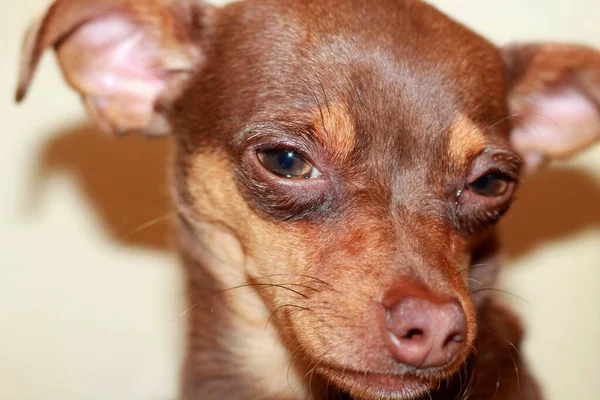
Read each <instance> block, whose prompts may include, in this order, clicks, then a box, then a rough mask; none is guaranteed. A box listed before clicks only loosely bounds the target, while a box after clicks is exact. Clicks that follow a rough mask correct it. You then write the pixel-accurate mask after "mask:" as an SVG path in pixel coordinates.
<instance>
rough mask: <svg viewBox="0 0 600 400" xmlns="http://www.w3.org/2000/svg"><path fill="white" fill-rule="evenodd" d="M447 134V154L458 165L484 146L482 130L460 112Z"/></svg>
mask: <svg viewBox="0 0 600 400" xmlns="http://www.w3.org/2000/svg"><path fill="white" fill-rule="evenodd" d="M449 135H450V137H449V141H448V155H449V156H450V159H451V160H452V162H453V163H454V164H455V165H457V166H458V167H461V166H464V165H465V164H467V163H468V162H469V160H470V159H471V158H472V157H473V156H474V155H475V154H478V153H480V152H481V151H482V150H483V149H484V148H485V146H486V138H485V135H484V133H483V130H482V129H481V128H479V127H478V126H477V125H476V124H475V123H474V122H473V121H472V120H471V119H469V118H468V117H467V116H466V115H464V114H462V113H460V114H458V115H457V117H456V118H455V120H454V122H453V124H452V127H451V128H450V132H449Z"/></svg>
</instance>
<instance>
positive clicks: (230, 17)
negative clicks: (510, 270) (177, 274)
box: [17, 0, 600, 400]
mask: <svg viewBox="0 0 600 400" xmlns="http://www.w3.org/2000/svg"><path fill="white" fill-rule="evenodd" d="M50 47H51V48H53V49H54V50H55V51H56V54H57V58H58V61H59V63H60V66H61V68H62V71H63V73H64V76H65V78H66V80H67V82H68V83H69V85H70V86H71V87H72V88H74V89H75V90H76V91H77V92H78V93H79V94H80V95H81V97H82V100H83V103H84V104H85V107H86V108H87V110H88V112H89V115H90V118H91V119H92V120H93V121H94V122H95V123H96V124H97V125H98V126H99V127H100V128H102V129H103V130H105V131H107V132H110V133H114V134H125V133H129V132H134V131H135V132H143V133H144V134H145V135H148V136H149V137H156V136H164V135H171V137H172V140H173V142H174V143H175V146H174V147H175V150H174V151H175V154H174V158H173V161H174V162H173V166H172V182H173V193H174V196H173V197H174V199H175V203H176V208H177V212H178V237H179V249H180V254H181V258H182V261H183V263H184V265H185V266H186V270H187V273H188V292H189V309H188V310H187V315H188V316H189V333H188V352H187V353H188V357H187V360H186V365H185V369H184V374H183V375H184V376H183V384H182V398H184V399H190V400H191V399H196V400H197V399H207V400H210V399H315V400H318V399H326V398H329V397H331V398H338V397H336V396H339V397H340V398H353V399H365V400H370V399H421V398H425V399H426V398H432V399H435V400H442V399H455V398H470V399H498V400H504V399H511V400H515V399H517V400H519V399H522V400H536V399H541V398H542V394H541V391H540V390H539V389H538V387H537V385H536V383H535V380H534V379H533V378H532V377H531V376H530V374H529V373H528V371H527V368H526V365H525V363H524V361H523V360H522V359H521V358H520V356H519V353H518V347H519V343H520V342H521V340H522V336H523V332H522V329H521V326H520V323H519V321H518V319H517V318H516V317H515V316H514V315H513V314H512V313H511V312H510V310H508V309H506V308H504V307H503V306H500V305H499V304H497V302H496V300H494V298H493V297H491V296H490V292H491V289H490V288H492V287H493V285H494V282H495V280H496V277H497V274H498V268H499V260H498V258H499V256H500V251H499V250H500V248H501V246H500V245H499V243H498V238H497V234H496V226H497V225H496V224H497V222H498V221H499V220H500V219H501V217H502V216H503V214H504V213H505V212H506V211H507V210H508V209H509V207H510V204H511V201H512V200H513V198H514V194H515V191H516V190H517V187H518V186H519V182H520V180H521V179H522V178H523V177H524V176H527V175H529V174H532V173H535V172H536V171H537V170H539V169H540V168H542V167H543V166H544V165H545V164H546V163H547V162H548V161H550V160H552V159H557V158H566V157H569V156H571V155H573V154H575V153H577V152H578V151H580V150H582V149H584V148H586V147H587V146H590V145H592V144H593V143H594V142H596V141H598V140H599V139H600V114H599V112H598V107H600V53H598V52H596V51H595V50H593V49H590V48H587V47H584V46H579V45H574V44H573V45H572V44H559V43H527V44H513V45H510V46H507V47H502V48H499V47H497V46H495V45H493V44H491V43H490V42H489V41H487V40H486V39H484V38H482V37H481V36H479V35H477V34H476V33H473V32H472V31H470V30H469V29H468V28H466V27H464V26H463V25H461V24H459V23H458V22H455V21H453V20H451V19H450V18H448V17H447V16H445V15H444V14H442V13H441V12H439V11H437V10H436V9H435V8H434V7H432V6H430V5H428V4H426V3H424V2H422V1H419V0H378V1H372V0H246V1H242V2H238V3H232V4H229V5H227V6H224V7H221V8H218V7H215V6H211V5H209V4H206V3H204V2H202V1H201V0H188V1H183V0H146V1H136V0H104V1H101V2H100V1H92V0H56V1H54V3H53V4H52V5H51V7H50V8H49V10H48V11H47V13H46V14H45V15H44V16H43V17H42V18H41V19H39V20H38V21H37V22H36V23H35V24H34V25H33V26H32V27H31V29H30V30H29V31H28V33H27V35H26V38H25V41H24V46H23V57H22V61H21V75H20V78H19V84H18V89H17V100H18V101H22V100H23V99H24V97H25V95H26V93H27V90H28V88H29V86H30V83H31V80H32V78H33V75H34V73H35V70H36V67H37V65H38V63H39V60H40V58H41V56H42V54H43V53H44V51H45V50H46V49H48V48H50Z"/></svg>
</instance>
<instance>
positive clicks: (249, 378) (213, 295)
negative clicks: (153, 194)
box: [179, 223, 320, 400]
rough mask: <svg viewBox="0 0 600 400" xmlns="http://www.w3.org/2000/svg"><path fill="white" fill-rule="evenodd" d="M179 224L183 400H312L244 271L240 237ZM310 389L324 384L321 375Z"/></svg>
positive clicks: (296, 363) (208, 227) (203, 226)
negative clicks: (184, 278) (184, 289)
mask: <svg viewBox="0 0 600 400" xmlns="http://www.w3.org/2000/svg"><path fill="white" fill-rule="evenodd" d="M180 225H181V226H180V229H179V237H180V253H181V256H182V258H183V261H184V264H185V267H186V269H187V275H188V300H189V309H188V310H187V311H186V313H187V314H188V323H189V328H188V330H189V331H188V356H187V357H188V359H187V365H186V368H185V371H186V376H185V377H184V387H183V390H182V392H183V398H184V399H186V400H187V399H189V400H192V399H216V398H227V399H273V400H275V399H284V398H285V399H290V400H294V399H313V398H315V396H313V395H312V391H311V390H309V388H308V385H307V383H306V381H307V380H306V379H304V375H305V373H306V372H305V368H303V366H302V362H301V361H299V360H297V359H296V357H294V354H291V353H290V351H289V350H288V349H287V347H286V346H285V344H284V342H283V340H282V339H281V336H280V335H279V334H278V332H277V327H276V326H275V324H274V323H273V322H274V321H273V318H271V312H270V311H269V309H268V307H267V306H266V305H265V303H264V301H263V299H262V297H261V295H260V288H257V287H252V286H248V285H247V284H248V281H249V279H248V276H247V275H246V273H245V271H244V269H243V268H242V267H241V266H243V265H244V264H245V263H246V262H249V260H247V259H244V256H243V253H242V252H241V250H239V249H237V248H236V247H237V243H236V242H235V239H233V238H232V237H230V236H229V235H228V234H227V233H225V232H224V231H223V230H221V229H218V228H216V227H215V226H212V225H210V224H194V226H191V225H190V224H186V223H181V224H180ZM312 384H313V386H315V387H318V386H320V385H319V382H318V381H317V379H316V378H315V379H314V380H313V382H312ZM316 390H318V389H316ZM317 397H319V396H317Z"/></svg>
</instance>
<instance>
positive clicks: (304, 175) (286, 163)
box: [257, 150, 321, 179]
mask: <svg viewBox="0 0 600 400" xmlns="http://www.w3.org/2000/svg"><path fill="white" fill-rule="evenodd" d="M257 156H258V159H259V161H260V163H261V164H262V166H263V167H265V168H266V169H267V170H268V171H270V172H272V173H273V174H275V175H277V176H281V177H283V178H287V179H314V178H318V177H320V176H321V173H320V172H319V170H318V169H316V168H315V167H314V166H313V165H312V164H311V163H310V162H309V161H308V160H306V158H304V157H303V156H301V155H300V154H298V153H296V152H294V151H290V150H268V151H259V152H258V153H257Z"/></svg>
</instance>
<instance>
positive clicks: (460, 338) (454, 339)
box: [443, 332, 465, 347]
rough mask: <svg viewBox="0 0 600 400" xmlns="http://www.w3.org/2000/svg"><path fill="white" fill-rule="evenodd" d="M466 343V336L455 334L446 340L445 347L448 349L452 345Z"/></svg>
mask: <svg viewBox="0 0 600 400" xmlns="http://www.w3.org/2000/svg"><path fill="white" fill-rule="evenodd" d="M464 341H465V335H464V334H462V333H460V332H453V333H451V334H450V335H448V337H447V338H446V341H445V342H444V344H443V347H448V346H449V345H451V344H452V343H462V342H464Z"/></svg>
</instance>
